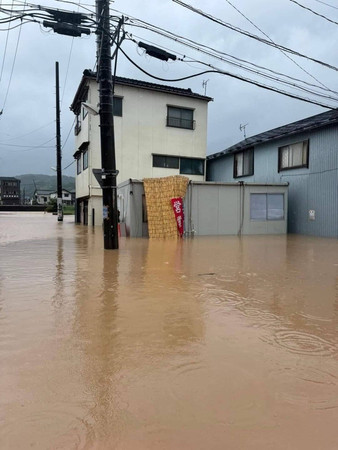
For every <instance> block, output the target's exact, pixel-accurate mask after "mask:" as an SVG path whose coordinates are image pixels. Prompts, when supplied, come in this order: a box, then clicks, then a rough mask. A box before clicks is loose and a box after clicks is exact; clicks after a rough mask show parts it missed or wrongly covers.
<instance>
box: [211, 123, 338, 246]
mask: <svg viewBox="0 0 338 450" xmlns="http://www.w3.org/2000/svg"><path fill="white" fill-rule="evenodd" d="M306 139H309V168H308V169H307V168H303V169H293V170H285V171H282V172H279V173H278V147H281V146H283V145H288V144H292V143H295V142H299V141H303V140H306ZM207 180H208V181H225V182H231V181H245V182H254V183H280V182H288V183H289V184H290V186H289V215H288V217H289V220H288V232H289V233H300V234H308V235H314V236H323V237H335V238H338V127H337V126H331V127H325V128H321V129H320V130H314V131H312V132H311V131H309V132H306V133H300V134H296V135H293V136H287V137H285V138H283V139H278V140H275V141H272V142H268V143H265V144H260V145H256V146H255V148H254V175H252V176H249V177H241V178H233V155H228V156H221V157H219V158H217V159H211V160H208V161H207ZM309 210H314V211H315V220H310V219H309Z"/></svg>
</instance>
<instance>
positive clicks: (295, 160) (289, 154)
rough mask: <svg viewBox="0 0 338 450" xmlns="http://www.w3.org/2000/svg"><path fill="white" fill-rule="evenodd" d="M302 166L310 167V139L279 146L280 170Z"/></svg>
mask: <svg viewBox="0 0 338 450" xmlns="http://www.w3.org/2000/svg"><path fill="white" fill-rule="evenodd" d="M300 167H309V141H302V142H297V143H295V144H290V145H285V146H283V147H279V149H278V172H280V171H281V170H287V169H299V168H300Z"/></svg>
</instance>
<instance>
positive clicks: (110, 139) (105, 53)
mask: <svg viewBox="0 0 338 450" xmlns="http://www.w3.org/2000/svg"><path fill="white" fill-rule="evenodd" d="M96 19H97V23H98V30H97V35H98V38H97V60H98V69H97V71H98V82H99V92H100V111H99V114H100V136H101V167H102V185H101V187H102V203H103V233H104V248H105V249H117V248H118V247H119V242H118V213H117V192H116V176H117V171H116V161H115V135H114V118H113V80H112V70H111V47H110V45H111V43H110V41H111V36H110V23H109V0H97V1H96Z"/></svg>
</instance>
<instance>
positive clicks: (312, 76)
mask: <svg viewBox="0 0 338 450" xmlns="http://www.w3.org/2000/svg"><path fill="white" fill-rule="evenodd" d="M225 1H226V2H227V3H228V4H229V5H230V6H231V7H232V8H234V9H235V10H236V11H237V12H238V13H239V14H240V15H241V16H242V17H244V18H245V19H246V20H247V21H248V22H249V23H251V25H253V26H254V27H255V28H256V29H257V30H258V31H260V32H261V33H262V34H263V36H265V37H266V38H267V39H269V41H270V42H273V43H274V44H276V43H275V42H274V41H273V40H272V39H271V38H270V36H269V35H267V34H266V33H265V32H264V31H263V30H262V29H261V28H259V27H258V26H257V25H256V24H255V23H253V22H252V20H250V19H249V18H248V17H247V16H246V15H245V14H243V13H242V11H240V10H239V9H238V8H237V7H236V6H235V5H233V4H232V3H231V2H230V0H225ZM291 1H293V0H291ZM278 50H279V51H280V52H281V53H282V54H283V55H284V56H285V57H286V58H288V59H289V60H290V61H292V62H293V64H295V65H296V66H297V67H298V68H299V69H300V70H302V71H303V72H304V73H306V74H307V75H309V76H310V77H311V78H312V79H313V80H315V81H317V83H319V84H321V85H322V86H324V87H326V88H328V87H327V86H326V85H325V84H323V83H322V82H321V81H319V80H318V79H317V78H316V77H315V76H314V75H312V74H311V73H310V72H308V71H307V70H306V69H304V67H302V66H301V65H300V64H298V62H297V61H295V60H294V59H293V58H291V56H290V55H288V54H287V53H286V52H284V51H283V50H281V49H278Z"/></svg>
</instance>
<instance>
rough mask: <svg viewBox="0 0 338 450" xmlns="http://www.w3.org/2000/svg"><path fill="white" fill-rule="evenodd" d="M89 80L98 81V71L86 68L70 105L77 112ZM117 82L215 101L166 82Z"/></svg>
mask: <svg viewBox="0 0 338 450" xmlns="http://www.w3.org/2000/svg"><path fill="white" fill-rule="evenodd" d="M89 80H95V81H96V73H95V72H93V71H91V70H88V69H86V70H84V71H83V76H82V79H81V82H80V84H79V87H78V89H77V91H76V94H75V96H74V100H73V102H72V104H71V105H70V110H71V111H73V112H74V113H75V114H76V113H77V112H78V110H79V107H80V104H81V102H82V101H83V97H84V92H85V90H86V88H87V82H88V81H89ZM115 83H116V84H118V85H121V86H132V87H135V88H140V89H148V90H151V91H157V92H163V93H167V94H173V95H180V96H182V97H188V98H195V99H197V100H204V101H206V102H210V101H213V98H212V97H207V96H206V95H201V94H196V93H195V92H192V90H191V89H183V88H176V87H173V86H167V85H164V84H156V83H149V82H147V81H141V80H135V79H132V78H124V77H116V78H115Z"/></svg>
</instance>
